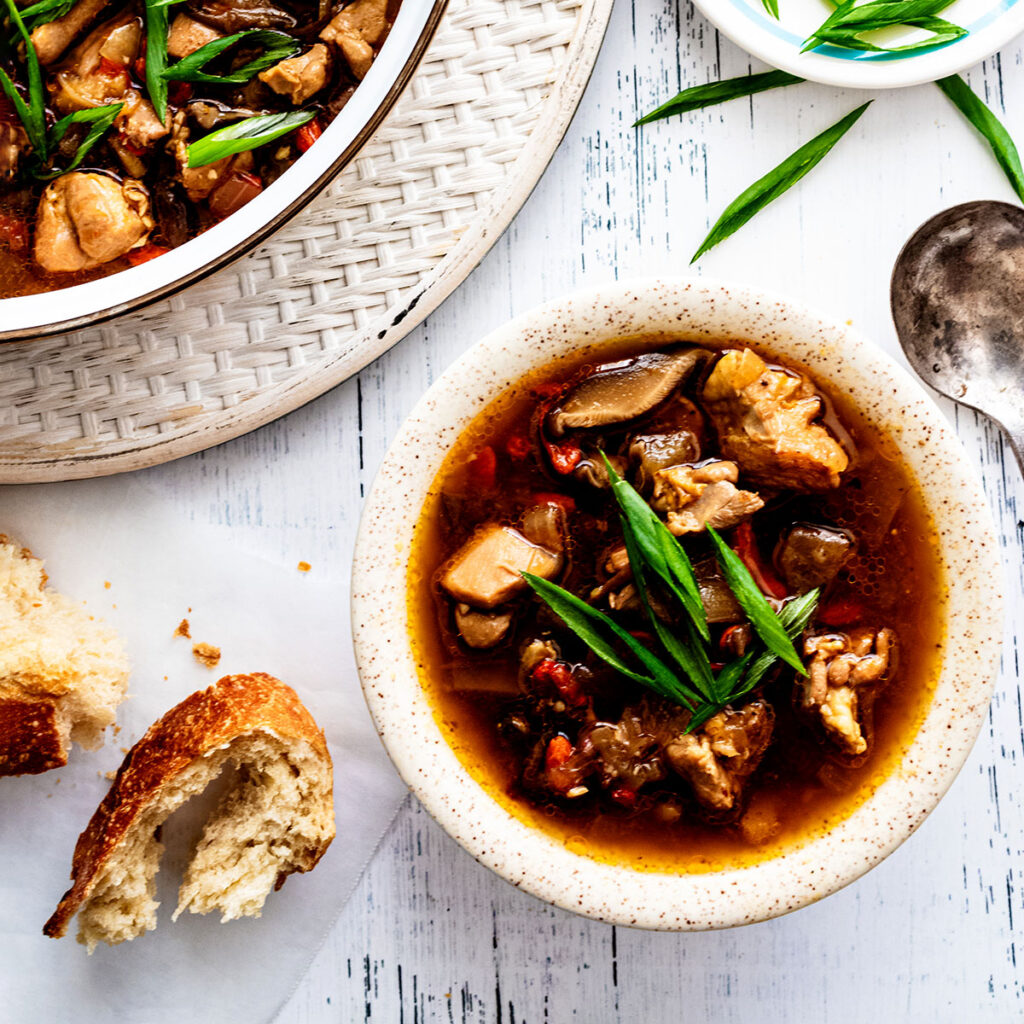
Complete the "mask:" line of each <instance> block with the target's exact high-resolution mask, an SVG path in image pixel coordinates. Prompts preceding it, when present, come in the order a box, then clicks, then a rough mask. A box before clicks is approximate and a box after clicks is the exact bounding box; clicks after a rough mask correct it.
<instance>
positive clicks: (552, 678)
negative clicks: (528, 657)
mask: <svg viewBox="0 0 1024 1024" xmlns="http://www.w3.org/2000/svg"><path fill="white" fill-rule="evenodd" d="M532 674H533V678H534V679H535V680H536V681H537V682H539V683H551V684H552V685H553V686H554V687H555V689H556V690H558V692H559V693H560V694H561V696H562V699H563V700H565V702H566V703H567V704H569V705H571V706H573V707H579V706H580V705H581V704H586V702H587V698H586V697H584V696H583V694H582V693H580V684H579V682H578V681H577V679H576V677H575V676H574V675H573V674H572V669H570V668H569V666H568V665H566V664H565V662H564V661H555V659H554V658H545V659H544V660H543V661H541V662H538V664H537V666H536V667H535V668H534V670H533V673H532Z"/></svg>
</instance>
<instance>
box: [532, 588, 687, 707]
mask: <svg viewBox="0 0 1024 1024" xmlns="http://www.w3.org/2000/svg"><path fill="white" fill-rule="evenodd" d="M523 579H524V580H526V582H527V583H528V584H529V585H530V588H531V589H532V590H533V592H534V593H535V594H536V595H537V596H538V597H539V598H540V599H541V600H542V601H543V602H544V603H545V604H546V605H547V606H548V607H549V608H550V609H551V610H552V611H553V612H554V613H555V614H556V615H557V616H558V617H559V618H560V619H561V620H562V621H563V622H564V623H565V624H566V625H567V626H568V627H569V628H570V629H571V630H572V631H573V632H574V633H575V634H576V635H577V636H578V637H579V638H580V639H581V640H582V641H583V642H584V643H585V644H586V645H587V646H588V647H589V648H590V649H591V650H592V651H593V652H594V653H595V654H596V655H597V656H598V657H599V658H601V659H602V660H603V661H605V662H607V663H608V664H609V665H611V667H612V668H614V669H615V670H616V671H618V672H621V673H622V674H623V675H624V676H626V677H628V678H629V679H632V680H634V681H635V682H637V683H641V684H642V685H644V686H647V687H649V688H650V689H652V690H654V691H655V692H656V693H659V694H661V695H662V696H663V697H668V698H669V699H670V700H674V701H677V702H678V703H681V704H687V703H688V701H687V699H686V698H685V695H684V694H683V691H682V689H681V687H680V684H679V680H678V679H677V678H676V676H675V674H674V673H673V672H672V670H671V669H670V668H669V667H668V666H667V665H666V664H665V663H664V662H663V661H662V660H661V659H660V658H658V657H657V656H656V655H654V654H652V653H651V652H650V651H649V650H647V648H646V647H644V645H643V644H642V643H640V641H639V640H637V639H636V638H635V637H633V636H631V635H630V634H629V633H627V632H626V631H625V630H624V629H623V628H622V627H621V626H620V625H619V624H618V623H617V622H616V621H615V620H614V619H611V618H609V617H608V616H607V615H605V614H604V612H601V611H598V609H596V608H592V607H591V606H590V605H589V604H587V603H586V602H585V601H581V600H580V599H579V598H578V597H577V596H576V595H575V594H571V593H569V591H568V590H563V589H562V588H561V587H560V586H558V585H557V584H555V583H551V582H550V581H548V580H545V579H541V577H539V576H534V575H533V574H532V573H528V572H524V573H523ZM602 633H611V634H612V635H613V636H615V637H617V638H618V639H619V640H621V641H622V643H624V644H625V645H626V647H628V648H629V650H630V651H632V653H633V654H634V655H636V658H637V660H638V661H640V663H641V664H642V665H643V666H644V668H646V669H647V670H648V671H649V672H650V673H651V674H650V675H649V676H645V675H643V674H641V673H639V672H636V671H635V670H634V669H632V668H630V667H629V665H627V664H626V662H625V661H623V660H622V658H621V657H620V656H619V653H618V651H616V650H615V647H614V646H613V644H612V642H611V641H610V640H609V639H608V637H607V636H606V635H602Z"/></svg>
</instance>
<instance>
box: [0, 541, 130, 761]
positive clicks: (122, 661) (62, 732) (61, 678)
mask: <svg viewBox="0 0 1024 1024" xmlns="http://www.w3.org/2000/svg"><path fill="white" fill-rule="evenodd" d="M128 672H129V666H128V659H127V658H126V657H125V653H124V648H123V647H122V646H121V642H120V640H119V639H118V638H117V636H116V635H115V634H114V633H113V632H112V631H111V630H109V629H106V628H104V627H103V626H101V625H100V624H99V623H98V622H97V621H96V620H95V619H94V618H93V617H92V616H91V615H90V614H89V613H88V612H87V611H86V610H85V608H84V607H83V606H82V605H80V604H77V603H75V602H74V601H71V600H70V599H69V598H66V597H64V596H63V595H61V594H58V593H57V592H56V591H55V590H52V589H50V588H48V587H47V586H46V573H45V572H43V563H42V562H41V561H40V560H39V559H38V558H34V557H33V556H32V553H31V552H30V551H29V550H28V549H27V548H23V547H21V545H19V544H16V543H15V542H13V541H12V540H10V538H8V537H6V536H4V535H2V534H0V776H3V775H30V774H38V773H39V772H45V771H48V770H49V769H50V768H59V767H60V766H61V765H64V764H67V760H68V748H69V747H70V745H71V741H72V740H73V741H74V742H76V743H78V744H79V746H82V747H85V748H86V749H88V750H92V749H95V748H96V747H98V746H100V745H101V744H102V742H103V730H104V729H105V728H106V727H107V726H108V725H112V724H113V723H114V719H115V716H116V714H117V706H118V704H120V703H121V701H122V700H124V697H125V689H126V687H127V685H128Z"/></svg>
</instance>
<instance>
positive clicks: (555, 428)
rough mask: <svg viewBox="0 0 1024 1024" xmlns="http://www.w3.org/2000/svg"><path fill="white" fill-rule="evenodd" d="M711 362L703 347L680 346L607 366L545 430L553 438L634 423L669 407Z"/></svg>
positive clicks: (577, 389)
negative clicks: (664, 404) (663, 406)
mask: <svg viewBox="0 0 1024 1024" xmlns="http://www.w3.org/2000/svg"><path fill="white" fill-rule="evenodd" d="M707 358H708V353H707V352H706V351H705V350H704V349H702V348H698V347H696V346H681V347H678V348H673V349H666V350H664V351H660V352H645V353H644V354H643V355H640V356H636V357H635V358H633V359H622V360H619V361H618V362H615V363H604V364H602V365H600V366H598V367H597V368H596V369H595V370H594V372H593V373H591V374H589V375H588V376H586V377H584V378H583V379H582V380H581V381H580V382H579V383H578V384H576V385H575V386H574V387H572V388H570V390H569V391H568V393H567V394H566V395H565V396H564V397H563V398H562V400H561V401H560V402H559V403H558V406H557V407H556V408H555V409H554V410H553V411H552V412H551V413H550V414H549V415H548V417H547V422H546V424H545V425H546V428H547V430H548V432H549V433H550V434H551V436H552V437H563V436H564V435H565V434H566V433H567V432H568V431H571V430H585V429H589V428H592V427H604V426H608V425H609V424H612V423H626V422H628V421H629V420H634V419H636V418H637V417H638V416H643V415H644V414H645V413H648V412H650V411H651V410H652V409H654V408H656V407H657V406H658V405H660V404H661V403H662V402H664V401H665V399H666V398H668V396H669V395H671V394H672V392H673V391H675V389H676V388H678V387H679V386H680V385H681V384H683V383H684V382H685V381H686V380H687V378H689V376H690V374H692V373H693V372H694V371H695V370H696V369H697V368H698V367H700V366H702V365H703V364H704V363H705V362H706V360H707Z"/></svg>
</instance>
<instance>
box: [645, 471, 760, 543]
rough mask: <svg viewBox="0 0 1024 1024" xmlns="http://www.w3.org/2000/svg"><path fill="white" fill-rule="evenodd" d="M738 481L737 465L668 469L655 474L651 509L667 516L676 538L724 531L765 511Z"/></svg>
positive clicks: (753, 494) (758, 499)
mask: <svg viewBox="0 0 1024 1024" xmlns="http://www.w3.org/2000/svg"><path fill="white" fill-rule="evenodd" d="M737 480H739V469H738V468H737V466H736V463H735V462H708V463H705V464H704V465H702V466H669V467H668V469H659V470H658V471H657V472H656V473H655V474H654V493H653V496H652V498H651V505H652V507H653V508H654V509H656V510H657V511H658V512H662V513H666V521H667V524H668V528H669V529H670V530H671V531H672V532H673V533H674V534H675V535H676V536H677V537H681V536H683V534H687V533H700V532H702V531H703V530H705V529H706V528H707V527H709V526H712V527H714V528H715V529H716V530H725V529H727V528H728V527H730V526H735V525H736V524H737V523H740V522H742V521H743V520H744V519H746V518H748V517H749V516H752V515H753V514H754V513H755V512H756V511H757V510H758V509H759V508H763V507H764V502H763V501H762V500H761V499H760V498H759V497H758V496H757V495H756V494H755V493H754V492H753V491H741V490H739V489H738V488H737V487H736V481H737Z"/></svg>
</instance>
